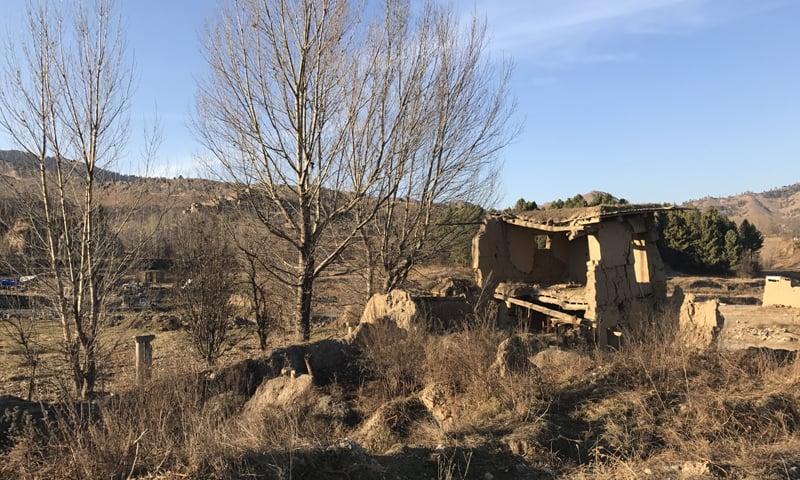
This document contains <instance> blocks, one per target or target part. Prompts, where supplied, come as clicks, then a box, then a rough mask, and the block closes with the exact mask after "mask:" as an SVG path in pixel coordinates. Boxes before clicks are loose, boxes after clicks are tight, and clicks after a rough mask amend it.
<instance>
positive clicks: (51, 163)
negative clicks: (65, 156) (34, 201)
mask: <svg viewBox="0 0 800 480" xmlns="http://www.w3.org/2000/svg"><path fill="white" fill-rule="evenodd" d="M70 163H74V162H70ZM45 164H46V165H47V168H48V169H51V170H52V169H54V168H55V159H54V158H52V157H48V158H47V160H46V161H45ZM76 165H77V164H76ZM38 173H39V161H38V160H37V159H36V157H35V156H34V155H32V154H30V153H26V152H21V151H19V150H0V175H5V176H7V177H11V178H18V179H22V178H30V177H34V178H35V177H36V176H37V175H38ZM95 178H96V179H97V180H98V181H100V182H106V181H114V182H134V181H136V180H138V179H139V178H140V177H138V176H136V175H126V174H124V173H119V172H114V171H111V170H106V169H103V168H99V169H98V170H97V173H96V177H95Z"/></svg>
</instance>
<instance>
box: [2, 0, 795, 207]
mask: <svg viewBox="0 0 800 480" xmlns="http://www.w3.org/2000/svg"><path fill="white" fill-rule="evenodd" d="M24 4H25V2H24V1H23V0H4V2H3V15H2V16H1V17H0V33H1V34H3V35H4V36H5V33H6V32H10V33H11V34H12V35H14V34H18V32H17V30H16V28H17V25H19V24H20V23H21V21H22V20H21V19H22V18H23V15H24ZM215 5H216V0H171V1H164V0H125V1H120V7H121V9H122V12H123V15H124V21H125V23H126V26H127V29H128V35H129V48H130V50H131V52H133V54H134V55H135V62H136V69H137V72H138V89H137V91H136V94H135V97H134V99H133V104H132V109H131V120H132V126H133V130H132V132H131V143H130V145H129V150H130V154H131V156H132V157H133V156H135V154H136V151H137V149H138V140H137V139H139V138H140V137H141V131H142V128H143V127H142V124H143V121H145V120H147V121H150V120H151V119H152V118H153V115H154V112H155V111H156V106H157V111H158V115H159V117H160V121H161V124H162V127H163V133H164V137H165V138H164V143H163V145H162V148H161V150H160V152H159V161H158V165H157V167H158V169H157V172H158V173H160V174H163V175H168V176H173V175H177V174H183V175H196V174H197V173H198V172H199V169H198V168H197V167H196V166H195V160H194V158H195V156H196V154H197V153H198V152H199V147H198V146H197V144H196V142H195V141H194V139H193V137H192V134H191V132H190V130H189V122H190V116H191V110H192V105H193V103H194V92H195V78H198V77H199V76H202V75H203V73H204V70H205V66H204V61H203V58H202V55H201V53H200V47H199V40H200V37H201V34H202V29H203V24H204V21H205V19H206V18H207V17H208V16H209V15H211V14H213V11H214V8H215ZM453 5H454V8H456V9H457V11H459V12H461V13H463V15H465V16H467V15H469V14H470V13H472V12H477V14H478V15H480V16H485V17H486V19H487V21H488V23H489V30H490V33H491V54H492V55H493V56H494V57H495V58H498V59H499V58H500V57H501V56H510V57H512V58H513V59H514V63H515V69H514V74H513V78H512V91H513V94H514V95H515V96H516V98H517V103H518V110H517V114H518V121H519V122H520V123H521V124H522V128H523V130H522V133H521V134H520V136H519V137H518V138H517V139H516V141H515V143H514V144H512V145H511V146H509V147H508V148H507V149H506V150H505V151H504V152H503V154H502V157H503V161H504V168H503V171H502V180H503V192H502V199H501V201H500V202H499V204H498V205H497V206H499V207H503V206H507V205H510V204H512V203H513V202H514V201H515V200H516V199H517V198H519V197H525V198H526V199H528V200H536V201H537V202H540V203H542V202H545V201H548V200H553V199H555V198H566V197H570V196H573V195H575V194H576V193H583V192H587V191H590V190H594V189H597V190H604V191H608V192H611V193H613V194H615V195H617V196H620V197H624V198H627V199H628V200H630V201H632V202H682V201H685V200H689V199H694V198H700V197H703V196H706V195H709V196H727V195H733V194H738V193H742V192H744V191H748V190H750V191H762V190H767V189H770V188H773V187H778V186H782V185H786V184H792V183H796V182H800V52H798V47H800V28H798V22H800V1H797V0H504V1H499V0H494V1H488V0H478V1H476V0H459V1H456V2H454V3H453ZM0 148H12V146H11V145H0Z"/></svg>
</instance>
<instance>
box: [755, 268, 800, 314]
mask: <svg viewBox="0 0 800 480" xmlns="http://www.w3.org/2000/svg"><path fill="white" fill-rule="evenodd" d="M762 304H763V305H764V306H765V307H768V306H782V307H794V308H800V281H797V280H795V279H792V278H788V277H779V276H769V277H767V278H766V279H765V281H764V301H763V302H762Z"/></svg>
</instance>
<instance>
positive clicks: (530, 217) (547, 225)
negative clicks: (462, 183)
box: [497, 203, 680, 232]
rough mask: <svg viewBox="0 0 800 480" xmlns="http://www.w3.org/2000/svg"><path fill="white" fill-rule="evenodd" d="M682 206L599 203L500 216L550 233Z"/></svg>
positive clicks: (507, 221)
mask: <svg viewBox="0 0 800 480" xmlns="http://www.w3.org/2000/svg"><path fill="white" fill-rule="evenodd" d="M679 209H680V207H671V206H663V205H659V204H657V203H640V204H624V205H597V206H594V207H583V208H554V209H550V210H528V211H525V212H516V213H503V214H500V215H498V216H497V217H498V218H499V219H500V220H501V221H502V222H505V223H509V224H512V225H518V226H520V227H526V228H534V229H537V230H544V231H549V232H560V231H576V230H581V229H583V227H585V226H588V225H595V224H598V223H600V222H602V221H604V220H608V219H611V218H615V217H624V216H629V215H640V214H648V213H655V212H662V211H669V210H679Z"/></svg>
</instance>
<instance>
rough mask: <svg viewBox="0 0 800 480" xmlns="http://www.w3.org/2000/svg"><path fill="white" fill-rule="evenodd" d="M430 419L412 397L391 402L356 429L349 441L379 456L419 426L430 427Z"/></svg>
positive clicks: (417, 399) (419, 402)
mask: <svg viewBox="0 0 800 480" xmlns="http://www.w3.org/2000/svg"><path fill="white" fill-rule="evenodd" d="M432 422H434V419H433V417H432V416H431V414H430V412H429V411H428V409H427V408H425V405H424V404H423V403H422V401H421V400H420V399H419V398H416V397H408V398H403V399H396V400H392V401H390V402H388V403H385V404H384V405H382V406H381V407H380V408H378V410H376V411H375V413H374V414H372V416H371V417H370V418H369V419H367V421H366V422H364V424H363V425H362V426H361V428H359V429H358V431H357V432H356V433H355V434H354V435H353V438H354V439H355V440H356V441H357V442H358V443H359V444H361V445H363V447H364V449H365V450H366V451H367V452H368V453H371V454H376V455H379V454H383V453H386V452H388V451H389V450H390V449H391V448H392V447H394V446H395V445H397V444H402V443H403V442H404V440H405V439H407V438H408V437H409V436H411V434H412V432H413V431H414V430H415V429H417V428H419V427H420V426H430V425H432Z"/></svg>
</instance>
